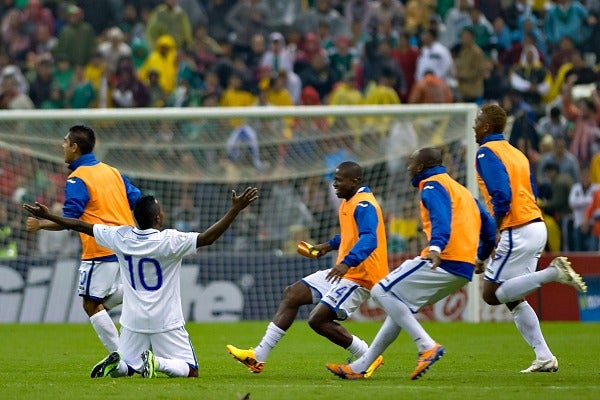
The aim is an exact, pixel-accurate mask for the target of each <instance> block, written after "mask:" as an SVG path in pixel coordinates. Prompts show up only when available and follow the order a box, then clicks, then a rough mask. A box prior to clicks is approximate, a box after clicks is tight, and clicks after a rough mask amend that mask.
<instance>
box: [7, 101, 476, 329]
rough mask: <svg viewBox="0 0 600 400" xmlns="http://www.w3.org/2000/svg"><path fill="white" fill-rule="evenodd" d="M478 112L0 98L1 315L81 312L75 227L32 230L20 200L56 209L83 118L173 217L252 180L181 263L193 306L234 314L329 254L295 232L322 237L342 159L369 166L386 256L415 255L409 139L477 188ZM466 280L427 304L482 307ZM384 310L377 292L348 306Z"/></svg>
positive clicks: (260, 313)
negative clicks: (45, 105) (219, 232)
mask: <svg viewBox="0 0 600 400" xmlns="http://www.w3.org/2000/svg"><path fill="white" fill-rule="evenodd" d="M475 113H476V106H474V105H468V104H444V105H431V106H416V105H402V106H347V107H321V106H314V107H250V108H183V109H130V110H123V109H121V110H53V111H51V112H50V111H38V110H36V111H27V112H25V111H22V112H19V111H11V112H4V113H2V114H0V188H1V189H0V198H1V207H0V224H1V226H0V245H1V246H0V247H1V248H0V299H1V301H2V304H3V305H5V304H7V305H10V306H8V307H3V308H2V310H0V321H2V320H4V321H30V320H31V321H38V320H39V321H61V320H68V321H78V320H83V319H82V318H83V317H82V315H83V311H81V310H80V309H81V306H80V304H79V301H78V300H77V297H76V294H75V289H74V288H75V287H76V286H75V285H76V279H77V276H76V272H77V268H76V265H77V257H78V255H79V240H78V238H77V236H76V235H74V234H73V233H72V232H68V231H62V232H38V233H28V232H26V231H25V219H26V215H25V214H24V212H23V211H22V209H21V203H22V202H32V201H40V202H43V203H45V204H47V205H49V206H50V207H52V208H53V209H54V210H55V211H56V212H61V206H62V202H63V200H64V193H63V190H64V184H65V179H66V177H67V175H68V169H67V168H66V165H65V163H64V161H63V152H62V149H61V145H62V142H63V138H64V136H65V135H66V133H67V132H68V129H69V127H70V126H72V125H76V124H85V125H89V126H91V127H92V128H93V129H94V131H95V132H96V136H97V144H96V149H95V154H96V156H97V158H98V159H99V160H101V161H103V162H106V163H108V164H111V165H112V166H114V167H117V168H118V169H119V170H120V171H121V172H122V173H123V174H125V175H126V176H128V177H129V179H130V180H131V181H132V183H134V184H135V185H136V186H137V187H139V188H140V189H141V190H142V192H144V193H145V194H154V195H156V196H157V197H158V198H159V199H160V201H161V202H162V205H163V208H164V210H165V212H166V213H167V226H168V227H173V228H177V229H180V230H191V231H202V230H205V229H206V228H208V227H209V226H210V225H211V224H212V223H213V222H215V221H216V220H217V219H219V218H220V216H221V215H222V214H223V213H224V212H225V211H226V210H227V209H228V208H229V205H230V196H231V195H230V193H231V190H232V189H235V190H237V191H238V192H239V191H242V190H243V189H244V188H245V187H247V186H257V187H259V189H260V199H259V200H258V201H257V202H255V203H254V204H252V205H251V206H250V207H249V208H248V209H246V210H245V211H244V212H242V213H241V215H240V216H239V217H238V219H237V220H236V222H234V224H233V226H232V228H231V229H230V230H229V231H227V232H226V233H225V234H224V235H223V237H221V238H220V239H219V240H218V241H217V242H216V243H215V244H213V245H212V246H210V247H205V248H202V249H201V251H200V252H199V253H198V255H197V256H196V257H191V258H189V259H187V260H186V261H185V263H184V264H185V265H184V268H183V278H184V279H183V282H182V285H183V287H182V295H183V297H184V299H183V302H184V304H183V305H184V310H185V312H186V317H187V318H188V320H236V319H269V318H270V317H271V316H272V314H273V313H274V312H275V310H276V308H277V305H278V302H279V300H280V299H281V295H282V291H283V289H284V288H285V286H286V285H289V284H291V283H293V282H294V281H296V280H298V279H299V278H301V277H302V276H304V275H306V274H308V273H310V272H312V271H315V270H317V269H318V268H326V267H329V266H331V265H332V264H333V263H334V261H335V255H333V254H332V255H331V256H329V255H328V257H325V258H324V259H323V258H322V259H319V260H310V259H304V258H302V257H300V256H298V255H297V254H296V252H295V251H296V243H297V242H298V241H300V240H305V241H309V242H313V243H319V242H323V241H325V240H327V239H328V238H330V237H331V236H332V235H333V234H334V233H336V232H337V231H338V229H339V228H338V220H337V207H338V204H339V199H337V198H336V196H335V193H334V192H333V189H332V186H331V183H332V177H333V171H334V169H335V167H336V166H337V165H338V164H339V163H341V162H342V161H347V160H352V161H356V162H358V163H359V164H360V165H361V166H362V167H363V169H364V182H365V183H366V184H367V185H369V186H370V187H371V189H372V191H373V192H374V193H375V195H376V197H377V198H378V200H379V202H380V204H381V206H382V208H383V211H384V214H385V219H386V227H387V231H388V248H389V249H388V250H389V258H390V260H389V261H390V267H391V268H394V267H396V266H397V265H399V264H400V262H401V261H402V260H403V259H405V258H406V257H408V256H414V255H416V254H417V253H418V252H419V251H420V250H421V249H422V247H423V246H424V237H423V234H422V232H421V230H420V218H419V209H418V198H417V192H416V189H414V188H413V187H412V186H411V183H410V180H409V178H408V176H407V173H406V166H405V160H406V158H407V156H408V155H410V154H411V153H412V152H413V151H414V150H416V149H417V148H420V147H424V146H442V147H443V148H444V164H445V165H446V166H447V168H448V171H449V173H450V174H451V175H452V176H453V177H454V178H456V179H457V180H458V181H459V182H461V183H463V184H465V185H467V187H469V188H470V189H471V190H472V191H473V192H474V193H476V185H475V175H474V167H473V165H474V159H473V155H474V153H475V143H474V140H473V134H472V129H471V126H472V123H473V120H474V118H475ZM59 274H60V276H59ZM472 290H476V289H468V290H465V291H464V292H462V293H459V294H458V295H457V296H456V297H455V298H454V299H453V300H452V301H450V302H447V303H444V304H442V305H441V306H439V307H438V308H436V307H434V308H432V309H429V310H427V312H425V313H422V317H423V318H432V319H438V320H439V319H466V320H478V319H479V317H480V315H479V301H471V300H474V299H473V298H472V297H473V296H474V293H477V292H476V291H474V292H473V293H467V292H468V291H472ZM469 297H471V299H469ZM477 300H478V299H477ZM37 308H39V310H36V309H37ZM31 313H33V314H31ZM306 315H307V311H306V310H304V311H303V312H302V314H301V317H305V316H306ZM380 316H381V312H380V311H379V310H377V309H376V307H374V305H373V304H367V305H365V307H363V308H361V310H360V312H359V313H357V315H356V317H357V318H358V319H361V318H374V317H375V318H376V317H380Z"/></svg>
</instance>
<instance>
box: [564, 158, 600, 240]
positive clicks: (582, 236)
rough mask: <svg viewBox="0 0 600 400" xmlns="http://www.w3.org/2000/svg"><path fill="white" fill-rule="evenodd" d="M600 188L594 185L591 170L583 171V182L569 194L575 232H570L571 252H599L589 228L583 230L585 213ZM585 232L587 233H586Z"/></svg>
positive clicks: (575, 186)
mask: <svg viewBox="0 0 600 400" xmlns="http://www.w3.org/2000/svg"><path fill="white" fill-rule="evenodd" d="M599 188H600V186H599V185H597V184H595V183H592V180H591V176H590V170H589V168H582V169H581V182H578V183H575V184H574V185H573V186H572V187H571V192H570V193H569V207H571V210H572V211H573V214H572V217H573V230H572V231H571V232H570V233H572V235H569V237H570V239H571V240H570V243H569V250H573V251H592V250H598V249H597V243H592V234H591V232H590V231H589V229H587V228H583V222H584V219H585V212H586V210H587V208H588V207H589V206H590V204H592V199H593V197H594V192H596V191H597V190H598V189H599ZM584 231H585V232H584Z"/></svg>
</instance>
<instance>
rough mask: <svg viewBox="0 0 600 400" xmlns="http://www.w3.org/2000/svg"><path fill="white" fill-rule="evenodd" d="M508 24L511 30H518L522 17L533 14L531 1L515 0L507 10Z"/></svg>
mask: <svg viewBox="0 0 600 400" xmlns="http://www.w3.org/2000/svg"><path fill="white" fill-rule="evenodd" d="M505 14H506V19H505V20H506V23H507V24H508V27H509V28H510V29H511V30H513V31H514V30H515V29H517V24H518V21H519V17H520V16H521V15H526V14H531V5H530V2H529V0H513V1H512V2H511V4H509V5H508V7H506V9H505Z"/></svg>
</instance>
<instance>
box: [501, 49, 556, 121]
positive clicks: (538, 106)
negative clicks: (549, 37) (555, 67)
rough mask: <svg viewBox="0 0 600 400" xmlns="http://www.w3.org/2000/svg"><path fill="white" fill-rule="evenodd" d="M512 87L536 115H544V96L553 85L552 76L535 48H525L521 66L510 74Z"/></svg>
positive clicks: (520, 62)
mask: <svg viewBox="0 0 600 400" xmlns="http://www.w3.org/2000/svg"><path fill="white" fill-rule="evenodd" d="M510 84H511V87H512V88H513V89H514V90H516V91H517V92H519V93H520V94H521V96H522V97H523V100H524V101H525V102H526V103H527V104H529V105H530V106H531V107H532V108H533V111H534V113H535V114H536V115H543V109H544V104H543V100H542V99H543V96H544V95H546V94H547V93H548V91H549V90H550V87H551V85H552V76H551V75H550V71H548V70H547V69H546V67H544V66H543V65H542V63H541V62H540V55H539V53H538V51H537V49H536V48H535V47H534V46H524V47H523V52H522V53H521V59H520V61H519V65H518V66H516V67H514V68H513V69H512V71H511V72H510Z"/></svg>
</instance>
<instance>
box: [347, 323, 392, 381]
mask: <svg viewBox="0 0 600 400" xmlns="http://www.w3.org/2000/svg"><path fill="white" fill-rule="evenodd" d="M400 331H401V328H400V327H399V326H398V325H396V323H395V322H394V321H393V320H392V319H391V318H390V317H387V318H386V319H385V321H384V322H383V325H381V328H379V331H378V332H377V335H375V339H373V343H371V346H369V349H368V350H367V351H366V353H365V354H363V355H362V357H360V358H359V359H358V360H356V361H354V362H353V363H352V364H350V369H352V371H354V372H361V373H364V372H365V371H366V370H367V368H369V366H370V365H371V364H372V363H373V361H375V359H376V358H377V357H379V355H380V354H383V352H384V351H385V349H387V348H388V346H389V345H390V344H392V342H393V341H394V340H396V338H397V337H398V335H399V334H400Z"/></svg>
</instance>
